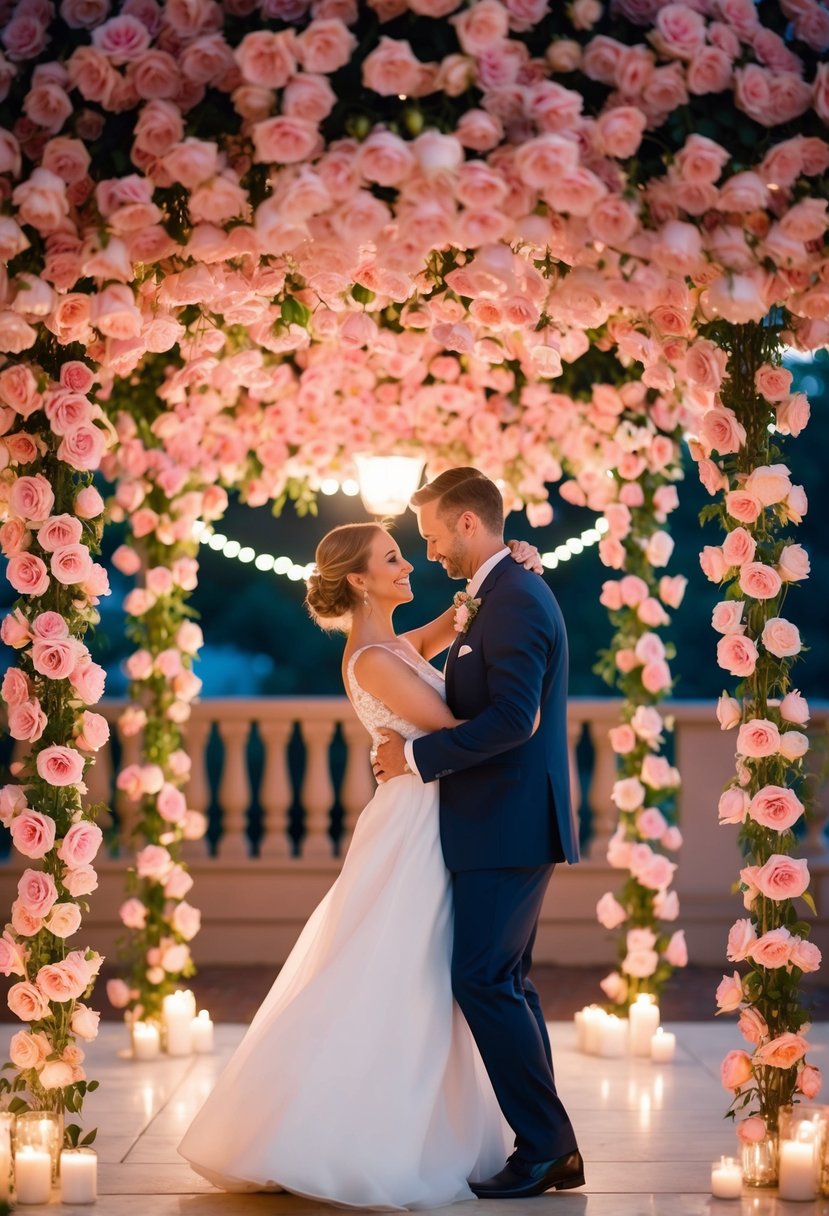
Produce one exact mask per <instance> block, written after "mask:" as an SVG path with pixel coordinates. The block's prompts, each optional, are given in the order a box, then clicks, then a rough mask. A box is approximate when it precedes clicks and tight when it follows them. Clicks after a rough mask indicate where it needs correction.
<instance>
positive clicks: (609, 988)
mask: <svg viewBox="0 0 829 1216" xmlns="http://www.w3.org/2000/svg"><path fill="white" fill-rule="evenodd" d="M599 987H600V988H601V990H602V992H603V993H604V994H605V996H606V997H607V999H608V1000H609V1001H612V1002H613V1003H614V1004H622V1003H623V1002H624V1001H626V1000H627V994H628V981H627V980H626V979H625V978H624V976H622V975H620V974H619V972H618V971H611V973H610V975H606V976H605V977H604V979H603V980H600V981H599Z"/></svg>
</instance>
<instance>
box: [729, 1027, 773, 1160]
mask: <svg viewBox="0 0 829 1216" xmlns="http://www.w3.org/2000/svg"><path fill="white" fill-rule="evenodd" d="M750 1041H752V1040H750ZM736 1131H737V1137H738V1139H739V1140H740V1141H741V1142H742V1143H743V1144H759V1143H760V1141H761V1140H765V1138H766V1136H767V1135H768V1131H767V1129H766V1121H765V1119H761V1118H760V1116H759V1115H749V1117H748V1118H747V1119H740V1120H739V1121H738V1123H737V1126H736Z"/></svg>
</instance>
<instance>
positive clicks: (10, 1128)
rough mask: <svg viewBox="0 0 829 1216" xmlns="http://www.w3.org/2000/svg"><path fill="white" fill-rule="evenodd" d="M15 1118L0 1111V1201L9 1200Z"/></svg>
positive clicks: (6, 1112)
mask: <svg viewBox="0 0 829 1216" xmlns="http://www.w3.org/2000/svg"><path fill="white" fill-rule="evenodd" d="M15 1122H16V1120H15V1116H14V1115H12V1114H10V1113H9V1112H8V1111H0V1199H8V1197H9V1193H10V1191H11V1181H12V1157H13V1154H14V1125H15Z"/></svg>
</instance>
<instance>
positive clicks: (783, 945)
mask: <svg viewBox="0 0 829 1216" xmlns="http://www.w3.org/2000/svg"><path fill="white" fill-rule="evenodd" d="M791 948H792V935H791V933H790V932H789V930H788V929H785V928H780V929H771V930H769V932H768V933H764V934H763V936H762V937H758V939H757V941H756V942H754V943H753V945H752V947H751V952H750V958H751V960H752V962H754V963H755V964H756V965H757V966H758V967H785V966H786V964H787V963H788V961H789V956H790V954H791Z"/></svg>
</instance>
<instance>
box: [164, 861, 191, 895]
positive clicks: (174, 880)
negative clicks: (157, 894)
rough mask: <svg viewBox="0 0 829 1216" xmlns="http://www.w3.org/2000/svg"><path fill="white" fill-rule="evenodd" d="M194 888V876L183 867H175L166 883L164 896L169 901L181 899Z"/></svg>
mask: <svg viewBox="0 0 829 1216" xmlns="http://www.w3.org/2000/svg"><path fill="white" fill-rule="evenodd" d="M192 886H193V877H192V875H191V874H188V872H187V870H185V869H184V867H183V866H174V867H173V869H172V870H171V871H170V873H169V875H168V877H167V879H166V881H165V883H164V894H165V895H166V896H167V898H168V899H181V898H182V897H183V896H185V895H186V894H187V892H188V891H189V890H190V889H191V887H192Z"/></svg>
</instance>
